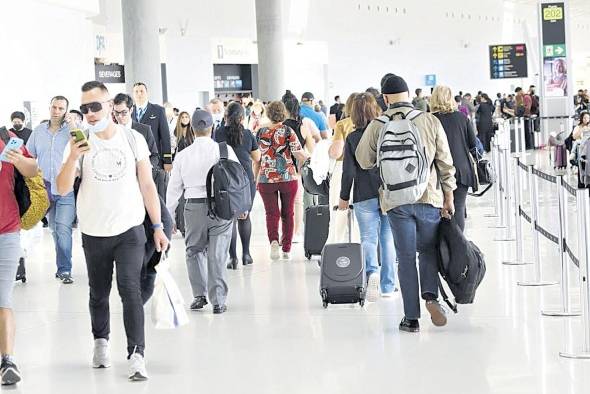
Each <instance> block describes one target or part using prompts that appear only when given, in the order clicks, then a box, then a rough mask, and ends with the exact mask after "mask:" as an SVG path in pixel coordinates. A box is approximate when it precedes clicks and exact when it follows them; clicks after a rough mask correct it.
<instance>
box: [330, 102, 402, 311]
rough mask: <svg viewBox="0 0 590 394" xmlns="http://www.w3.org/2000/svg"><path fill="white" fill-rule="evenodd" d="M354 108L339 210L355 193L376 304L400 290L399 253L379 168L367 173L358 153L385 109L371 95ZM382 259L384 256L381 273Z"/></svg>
mask: <svg viewBox="0 0 590 394" xmlns="http://www.w3.org/2000/svg"><path fill="white" fill-rule="evenodd" d="M351 107H352V109H351V110H350V112H349V113H350V118H351V120H352V122H353V125H354V128H355V130H354V131H353V132H352V133H350V134H349V135H348V137H347V138H346V141H345V145H344V162H343V166H342V180H341V185H340V186H341V187H339V189H340V193H339V197H340V201H339V203H338V208H339V209H340V210H346V209H348V207H349V201H350V198H351V191H352V190H354V196H352V198H353V202H354V214H355V216H356V218H357V221H358V225H359V229H360V234H361V246H362V249H363V255H364V258H365V263H366V267H367V298H366V299H367V301H369V302H375V301H377V299H378V297H379V293H381V295H382V296H383V297H391V296H392V295H393V294H394V292H395V291H396V290H395V269H394V266H395V261H396V253H395V246H394V242H393V233H392V232H391V225H390V224H389V220H388V218H387V215H386V214H384V213H383V212H382V211H381V207H380V204H379V189H380V187H381V177H380V175H379V169H378V168H376V167H375V168H372V169H370V170H363V169H362V168H361V166H360V164H359V163H358V162H357V161H356V157H355V152H356V148H357V147H358V145H359V142H360V140H361V138H362V137H363V133H364V131H365V129H366V128H367V126H368V124H369V123H371V121H372V120H373V119H375V118H376V117H377V116H379V114H380V113H381V108H380V107H379V105H378V104H377V100H375V97H374V96H373V95H372V94H371V93H360V94H357V95H355V97H354V98H353V102H352V105H351ZM349 108H350V107H349ZM353 185H354V188H353ZM331 186H332V185H330V187H331ZM379 256H380V257H381V270H380V272H379Z"/></svg>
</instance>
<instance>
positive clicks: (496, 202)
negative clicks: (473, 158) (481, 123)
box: [486, 136, 500, 217]
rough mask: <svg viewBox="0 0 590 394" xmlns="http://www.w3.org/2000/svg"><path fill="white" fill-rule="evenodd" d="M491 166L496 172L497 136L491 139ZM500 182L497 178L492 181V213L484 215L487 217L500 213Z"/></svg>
mask: <svg viewBox="0 0 590 394" xmlns="http://www.w3.org/2000/svg"><path fill="white" fill-rule="evenodd" d="M492 166H493V167H494V171H496V174H498V136H494V137H493V139H492ZM499 205H500V184H499V180H498V179H497V178H496V182H494V213H493V214H491V215H486V216H487V217H498V215H499V214H500V207H499Z"/></svg>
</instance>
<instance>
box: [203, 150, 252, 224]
mask: <svg viewBox="0 0 590 394" xmlns="http://www.w3.org/2000/svg"><path fill="white" fill-rule="evenodd" d="M219 154H220V157H219V162H217V164H215V165H214V166H213V167H211V169H210V170H209V172H208V173H207V184H206V187H207V205H208V208H209V217H211V218H217V219H223V220H233V219H235V218H236V217H238V216H239V215H241V214H243V213H245V212H248V211H249V210H250V208H251V207H252V200H251V198H252V197H251V196H250V180H249V179H248V175H246V171H245V170H244V167H242V165H241V164H240V163H239V162H237V161H233V160H229V159H228V152H227V143H225V142H221V143H219Z"/></svg>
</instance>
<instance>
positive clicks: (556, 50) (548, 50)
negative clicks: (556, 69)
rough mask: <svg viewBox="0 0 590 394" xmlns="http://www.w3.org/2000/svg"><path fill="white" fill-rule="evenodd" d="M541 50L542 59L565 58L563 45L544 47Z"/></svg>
mask: <svg viewBox="0 0 590 394" xmlns="http://www.w3.org/2000/svg"><path fill="white" fill-rule="evenodd" d="M543 48H544V50H543V57H565V56H566V50H565V44H557V45H545V46H544V47H543Z"/></svg>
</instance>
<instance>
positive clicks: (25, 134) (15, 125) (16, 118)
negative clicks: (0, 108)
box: [10, 111, 33, 144]
mask: <svg viewBox="0 0 590 394" xmlns="http://www.w3.org/2000/svg"><path fill="white" fill-rule="evenodd" d="M10 121H11V122H12V128H11V129H10V131H11V132H13V133H14V134H16V136H17V137H18V138H20V139H22V140H23V141H24V142H25V144H26V143H27V141H28V140H29V137H30V136H31V133H32V132H33V131H32V130H31V129H29V128H26V127H25V114H23V113H22V112H20V111H15V112H13V113H12V114H11V115H10Z"/></svg>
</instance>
